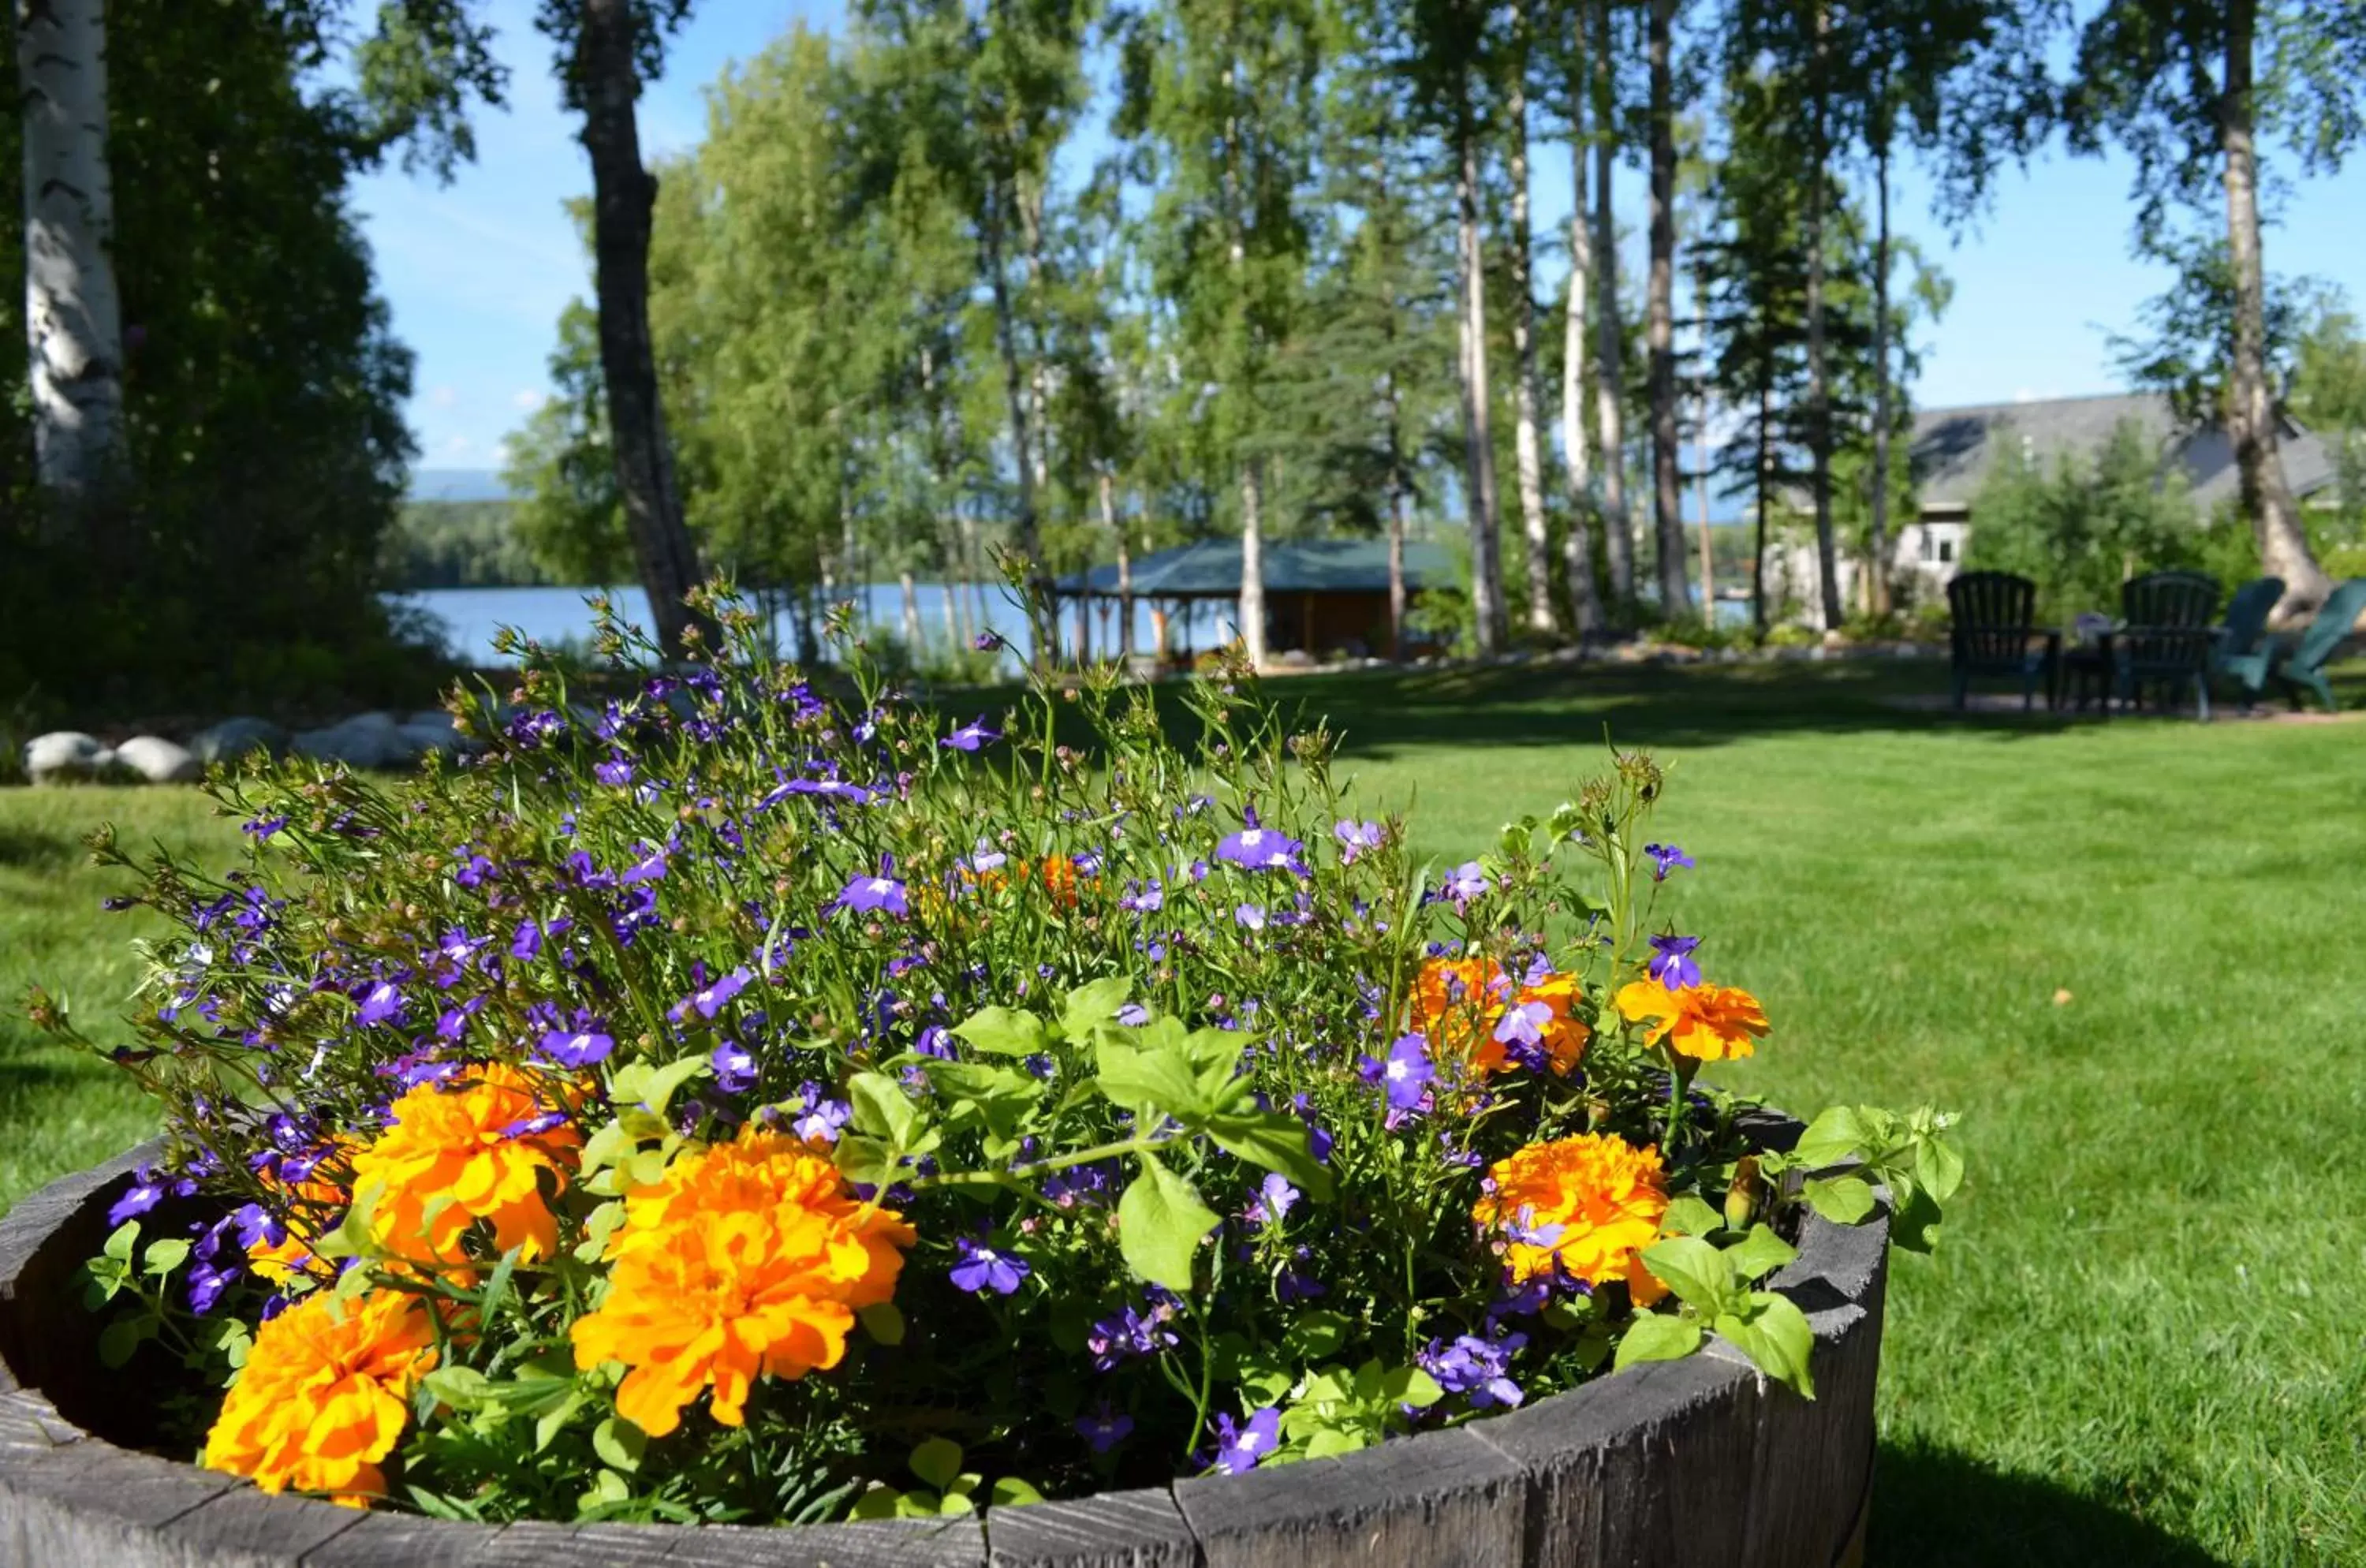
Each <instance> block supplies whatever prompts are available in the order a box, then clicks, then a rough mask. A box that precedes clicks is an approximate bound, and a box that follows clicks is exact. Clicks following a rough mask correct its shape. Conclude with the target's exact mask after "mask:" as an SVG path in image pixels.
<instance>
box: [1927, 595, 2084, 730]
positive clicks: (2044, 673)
mask: <svg viewBox="0 0 2366 1568" xmlns="http://www.w3.org/2000/svg"><path fill="white" fill-rule="evenodd" d="M1947 610H1948V615H1949V619H1950V621H1951V622H1952V623H1953V624H1952V626H1951V628H1950V630H1949V633H1948V648H1949V651H1950V653H1951V655H1952V657H1953V660H1954V666H1955V705H1956V706H1957V707H1962V706H1963V705H1964V702H1965V699H1966V697H1967V696H1968V695H1969V694H1970V693H1971V686H1972V681H1973V680H1974V678H1975V677H1977V676H1987V675H1997V676H2006V677H2010V678H2012V679H2016V680H2018V681H2020V682H2021V705H2022V707H2023V708H2028V707H2030V706H2032V705H2034V704H2035V702H2036V700H2037V683H2038V682H2040V681H2043V682H2045V705H2046V706H2048V707H2052V706H2054V705H2055V702H2056V692H2057V682H2059V680H2060V672H2061V666H2062V634H2061V633H2059V632H2056V631H2049V630H2041V629H2040V628H2039V627H2038V626H2037V624H2036V622H2037V584H2036V583H2034V582H2032V581H2030V580H2029V579H2027V578H2025V577H2016V576H2014V575H2013V574H2012V573H2011V572H2009V571H1959V572H1957V573H1956V574H1955V578H1954V580H1953V581H1950V582H1949V583H1948V584H1947Z"/></svg>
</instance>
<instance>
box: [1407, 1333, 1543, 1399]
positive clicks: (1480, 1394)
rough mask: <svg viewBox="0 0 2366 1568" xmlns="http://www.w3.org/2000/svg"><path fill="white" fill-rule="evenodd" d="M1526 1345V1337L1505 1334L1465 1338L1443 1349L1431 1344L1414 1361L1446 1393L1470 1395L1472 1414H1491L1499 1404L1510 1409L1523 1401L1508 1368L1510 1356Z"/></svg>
mask: <svg viewBox="0 0 2366 1568" xmlns="http://www.w3.org/2000/svg"><path fill="white" fill-rule="evenodd" d="M1527 1342H1528V1337H1527V1335H1525V1334H1506V1335H1504V1336H1503V1337H1501V1338H1497V1339H1493V1340H1488V1339H1482V1338H1480V1337H1477V1336H1476V1335H1471V1334H1465V1335H1463V1336H1461V1337H1459V1338H1457V1339H1456V1340H1455V1341H1454V1343H1453V1344H1451V1345H1448V1346H1445V1347H1442V1348H1441V1347H1440V1345H1439V1343H1438V1341H1437V1340H1435V1339H1433V1340H1431V1341H1430V1342H1429V1346H1428V1348H1426V1349H1425V1350H1423V1351H1421V1352H1420V1353H1419V1354H1417V1355H1416V1356H1414V1362H1415V1363H1416V1364H1418V1365H1419V1366H1420V1368H1421V1370H1422V1371H1425V1372H1427V1373H1428V1374H1429V1375H1430V1376H1431V1377H1434V1378H1436V1379H1437V1386H1438V1387H1440V1388H1442V1389H1444V1390H1445V1391H1446V1392H1447V1393H1467V1394H1469V1395H1470V1407H1471V1408H1472V1409H1473V1410H1491V1409H1493V1408H1494V1407H1495V1406H1497V1405H1499V1404H1500V1405H1502V1406H1504V1408H1506V1409H1509V1408H1510V1407H1512V1406H1513V1405H1515V1404H1519V1403H1520V1401H1521V1399H1522V1398H1523V1397H1524V1395H1523V1394H1522V1393H1521V1392H1520V1385H1519V1384H1518V1383H1516V1382H1513V1381H1512V1376H1511V1371H1510V1368H1511V1362H1512V1358H1513V1356H1514V1355H1515V1354H1517V1353H1518V1351H1519V1350H1520V1348H1521V1347H1523V1346H1525V1345H1526V1344H1527Z"/></svg>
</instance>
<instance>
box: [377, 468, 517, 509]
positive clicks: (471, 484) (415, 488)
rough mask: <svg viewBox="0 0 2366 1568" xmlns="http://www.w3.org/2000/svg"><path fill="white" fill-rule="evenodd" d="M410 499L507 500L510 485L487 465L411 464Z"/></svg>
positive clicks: (509, 497)
mask: <svg viewBox="0 0 2366 1568" xmlns="http://www.w3.org/2000/svg"><path fill="white" fill-rule="evenodd" d="M404 498H405V499H406V500H410V501H508V500H510V499H512V498H511V496H510V491H509V487H508V486H507V485H505V484H503V483H501V475H499V474H497V473H495V472H493V471H492V470H491V469H490V468H413V469H411V484H410V488H409V489H408V490H407V491H405V496H404Z"/></svg>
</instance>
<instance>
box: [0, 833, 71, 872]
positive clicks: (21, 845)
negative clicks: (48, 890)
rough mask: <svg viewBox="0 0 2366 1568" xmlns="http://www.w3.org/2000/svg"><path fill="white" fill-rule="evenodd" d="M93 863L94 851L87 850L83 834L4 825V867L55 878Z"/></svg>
mask: <svg viewBox="0 0 2366 1568" xmlns="http://www.w3.org/2000/svg"><path fill="white" fill-rule="evenodd" d="M89 862H90V851H89V850H87V849H85V848H84V846H83V842H82V839H81V836H80V835H79V834H76V833H53V832H47V831H44V830H43V829H39V828H27V827H23V826H20V825H17V824H14V823H9V824H0V866H10V867H14V868H15V869H17V870H18V871H29V872H39V873H43V874H56V873H59V872H65V871H72V870H73V869H74V868H75V867H77V866H81V865H86V864H88V863H89Z"/></svg>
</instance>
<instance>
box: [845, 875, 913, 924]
mask: <svg viewBox="0 0 2366 1568" xmlns="http://www.w3.org/2000/svg"><path fill="white" fill-rule="evenodd" d="M831 907H832V908H839V909H855V910H861V911H865V912H868V911H871V910H884V911H885V912H886V913H888V914H890V915H893V916H895V917H896V919H902V918H903V917H904V916H906V915H908V914H910V913H911V912H912V904H911V900H910V899H908V898H907V897H905V896H904V885H903V884H902V883H900V882H898V881H896V879H895V878H894V877H892V876H858V877H856V878H854V879H853V880H852V881H851V882H849V883H848V884H847V885H846V886H845V888H844V890H843V891H841V892H840V893H839V896H838V900H837V902H836V903H835V904H833V905H832V906H831Z"/></svg>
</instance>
